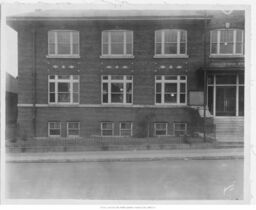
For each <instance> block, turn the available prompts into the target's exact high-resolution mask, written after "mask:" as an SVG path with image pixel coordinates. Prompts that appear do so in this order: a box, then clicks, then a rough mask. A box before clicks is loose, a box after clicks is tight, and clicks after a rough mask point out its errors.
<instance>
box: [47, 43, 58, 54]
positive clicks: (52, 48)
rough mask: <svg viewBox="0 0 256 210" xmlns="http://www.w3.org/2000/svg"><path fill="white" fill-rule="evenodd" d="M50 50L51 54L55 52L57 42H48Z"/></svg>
mask: <svg viewBox="0 0 256 210" xmlns="http://www.w3.org/2000/svg"><path fill="white" fill-rule="evenodd" d="M48 52H49V54H55V53H56V52H55V44H48Z"/></svg>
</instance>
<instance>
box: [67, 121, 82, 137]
mask: <svg viewBox="0 0 256 210" xmlns="http://www.w3.org/2000/svg"><path fill="white" fill-rule="evenodd" d="M79 135H80V123H79V122H68V123H67V136H68V137H77V136H79Z"/></svg>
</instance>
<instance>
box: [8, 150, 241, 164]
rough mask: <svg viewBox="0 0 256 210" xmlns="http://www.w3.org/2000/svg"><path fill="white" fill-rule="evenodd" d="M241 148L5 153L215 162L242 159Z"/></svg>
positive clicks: (52, 158)
mask: <svg viewBox="0 0 256 210" xmlns="http://www.w3.org/2000/svg"><path fill="white" fill-rule="evenodd" d="M243 154H244V153H243V148H232V149H187V150H147V151H145V150H135V151H85V152H44V153H7V154H6V161H7V162H38V163H39V162H63V163H64V162H93V161H147V160H148V161H150V160H184V159H185V160H187V159H194V160H216V159H242V158H243Z"/></svg>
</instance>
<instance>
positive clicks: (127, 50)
mask: <svg viewBox="0 0 256 210" xmlns="http://www.w3.org/2000/svg"><path fill="white" fill-rule="evenodd" d="M126 54H132V44H126Z"/></svg>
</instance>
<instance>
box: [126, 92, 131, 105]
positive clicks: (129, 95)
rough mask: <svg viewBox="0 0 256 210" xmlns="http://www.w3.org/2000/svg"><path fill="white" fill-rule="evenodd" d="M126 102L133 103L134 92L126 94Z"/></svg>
mask: <svg viewBox="0 0 256 210" xmlns="http://www.w3.org/2000/svg"><path fill="white" fill-rule="evenodd" d="M126 103H132V94H126Z"/></svg>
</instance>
